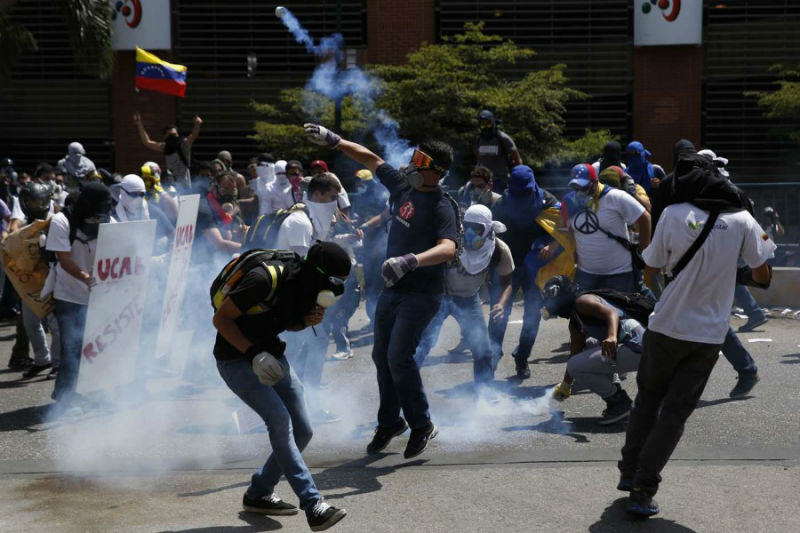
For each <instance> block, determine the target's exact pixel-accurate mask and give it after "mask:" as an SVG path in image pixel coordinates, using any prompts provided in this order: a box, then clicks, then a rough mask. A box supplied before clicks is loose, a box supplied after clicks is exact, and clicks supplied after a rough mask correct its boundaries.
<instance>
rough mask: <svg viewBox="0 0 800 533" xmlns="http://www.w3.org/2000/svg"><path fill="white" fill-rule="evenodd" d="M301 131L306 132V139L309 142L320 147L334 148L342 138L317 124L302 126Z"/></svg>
mask: <svg viewBox="0 0 800 533" xmlns="http://www.w3.org/2000/svg"><path fill="white" fill-rule="evenodd" d="M303 129H304V130H305V132H306V137H307V138H308V140H309V141H311V142H312V143H314V144H318V145H320V146H327V147H328V148H336V146H337V145H338V144H339V141H341V140H342V138H341V137H340V136H339V135H337V134H335V133H334V132H332V131H331V130H329V129H328V128H325V127H322V126H320V125H319V124H303Z"/></svg>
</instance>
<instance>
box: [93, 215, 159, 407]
mask: <svg viewBox="0 0 800 533" xmlns="http://www.w3.org/2000/svg"><path fill="white" fill-rule="evenodd" d="M155 233H156V221H155V220H139V221H136V222H120V223H117V224H101V225H100V231H99V233H98V235H97V251H96V252H95V256H94V264H93V268H92V276H93V277H94V278H95V280H96V281H97V284H96V285H95V286H94V287H92V288H91V290H90V291H89V308H88V309H87V312H86V329H85V330H84V332H83V346H82V347H81V366H80V372H79V373H78V387H77V390H78V392H80V393H85V392H89V391H92V390H97V389H110V388H113V387H116V386H118V385H124V384H126V383H130V382H131V381H133V378H134V375H135V370H136V360H137V359H138V358H139V335H140V333H141V329H142V315H143V313H144V306H145V298H146V296H147V282H148V279H149V274H150V258H151V254H152V252H153V241H154V240H155Z"/></svg>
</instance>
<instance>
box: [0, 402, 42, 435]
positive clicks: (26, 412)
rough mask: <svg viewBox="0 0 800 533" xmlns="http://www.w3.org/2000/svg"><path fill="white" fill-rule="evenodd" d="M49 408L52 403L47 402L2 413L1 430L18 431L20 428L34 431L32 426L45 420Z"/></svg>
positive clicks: (0, 418) (0, 417)
mask: <svg viewBox="0 0 800 533" xmlns="http://www.w3.org/2000/svg"><path fill="white" fill-rule="evenodd" d="M49 409H50V405H49V404H46V405H36V406H33V407H23V408H22V409H17V410H16V411H8V412H6V413H0V432H5V431H18V430H20V429H27V430H29V431H34V430H33V429H31V428H32V426H35V425H37V424H41V423H42V422H44V421H45V417H46V415H47V412H48V410H49Z"/></svg>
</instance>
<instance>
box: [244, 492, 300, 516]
mask: <svg viewBox="0 0 800 533" xmlns="http://www.w3.org/2000/svg"><path fill="white" fill-rule="evenodd" d="M242 507H244V510H245V511H250V512H251V513H261V514H267V515H274V516H280V515H293V514H297V513H298V509H297V507H295V506H294V505H292V504H290V503H286V502H285V501H283V500H281V499H280V498H279V497H278V495H277V494H275V493H274V492H273V493H272V494H270V495H269V496H262V497H260V498H251V497H250V496H248V495H247V493H245V495H244V497H243V498H242Z"/></svg>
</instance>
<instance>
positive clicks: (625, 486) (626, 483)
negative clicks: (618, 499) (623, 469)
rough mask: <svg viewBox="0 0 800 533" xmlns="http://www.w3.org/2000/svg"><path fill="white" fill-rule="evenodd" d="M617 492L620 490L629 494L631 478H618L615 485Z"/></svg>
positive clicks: (631, 484) (631, 487)
mask: <svg viewBox="0 0 800 533" xmlns="http://www.w3.org/2000/svg"><path fill="white" fill-rule="evenodd" d="M617 490H621V491H622V492H630V491H632V490H633V478H632V477H625V476H620V477H619V483H617Z"/></svg>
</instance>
